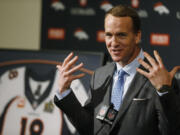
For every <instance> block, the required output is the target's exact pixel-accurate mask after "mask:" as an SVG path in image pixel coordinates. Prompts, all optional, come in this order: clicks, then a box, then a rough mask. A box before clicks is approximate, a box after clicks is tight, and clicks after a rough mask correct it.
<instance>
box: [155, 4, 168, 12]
mask: <svg viewBox="0 0 180 135" xmlns="http://www.w3.org/2000/svg"><path fill="white" fill-rule="evenodd" d="M154 11H155V12H158V13H159V14H160V15H163V14H170V11H169V9H168V8H167V7H166V6H165V5H163V3H162V2H158V3H155V5H154Z"/></svg>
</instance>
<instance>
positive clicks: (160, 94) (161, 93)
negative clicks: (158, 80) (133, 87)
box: [157, 91, 168, 96]
mask: <svg viewBox="0 0 180 135" xmlns="http://www.w3.org/2000/svg"><path fill="white" fill-rule="evenodd" d="M157 93H158V95H159V96H163V95H164V94H167V93H168V91H166V92H158V91H157Z"/></svg>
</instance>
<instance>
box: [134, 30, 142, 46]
mask: <svg viewBox="0 0 180 135" xmlns="http://www.w3.org/2000/svg"><path fill="white" fill-rule="evenodd" d="M135 40H136V41H135V42H136V44H139V43H140V42H141V31H140V30H139V31H138V32H137V33H136V39H135Z"/></svg>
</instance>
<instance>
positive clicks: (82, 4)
mask: <svg viewBox="0 0 180 135" xmlns="http://www.w3.org/2000/svg"><path fill="white" fill-rule="evenodd" d="M79 4H80V5H81V6H82V7H85V6H86V5H87V0H79Z"/></svg>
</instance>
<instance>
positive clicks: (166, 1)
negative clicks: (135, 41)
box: [41, 0, 180, 70]
mask: <svg viewBox="0 0 180 135" xmlns="http://www.w3.org/2000/svg"><path fill="white" fill-rule="evenodd" d="M117 4H127V5H129V6H131V7H133V8H135V9H136V10H137V12H138V14H139V16H140V18H141V20H142V42H141V46H142V47H143V49H144V50H146V51H148V52H149V53H150V54H152V50H154V49H156V50H158V51H159V53H160V55H161V56H162V58H163V60H164V63H165V65H166V67H167V68H168V69H169V70H170V69H171V68H172V67H174V66H175V65H180V53H179V51H180V30H179V29H180V7H179V4H180V2H179V1H178V0H173V1H172V0H148V1H144V0H112V1H110V0H109V1H108V0H98V1H97V0H45V1H42V8H43V9H42V29H41V30H42V33H41V48H42V49H59V50H83V51H84V50H85V51H87V50H88V51H92V52H97V51H98V52H104V53H105V54H106V55H107V51H106V47H105V43H104V27H103V26H104V14H105V12H106V11H107V10H108V9H110V8H112V7H113V6H114V5H117Z"/></svg>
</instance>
